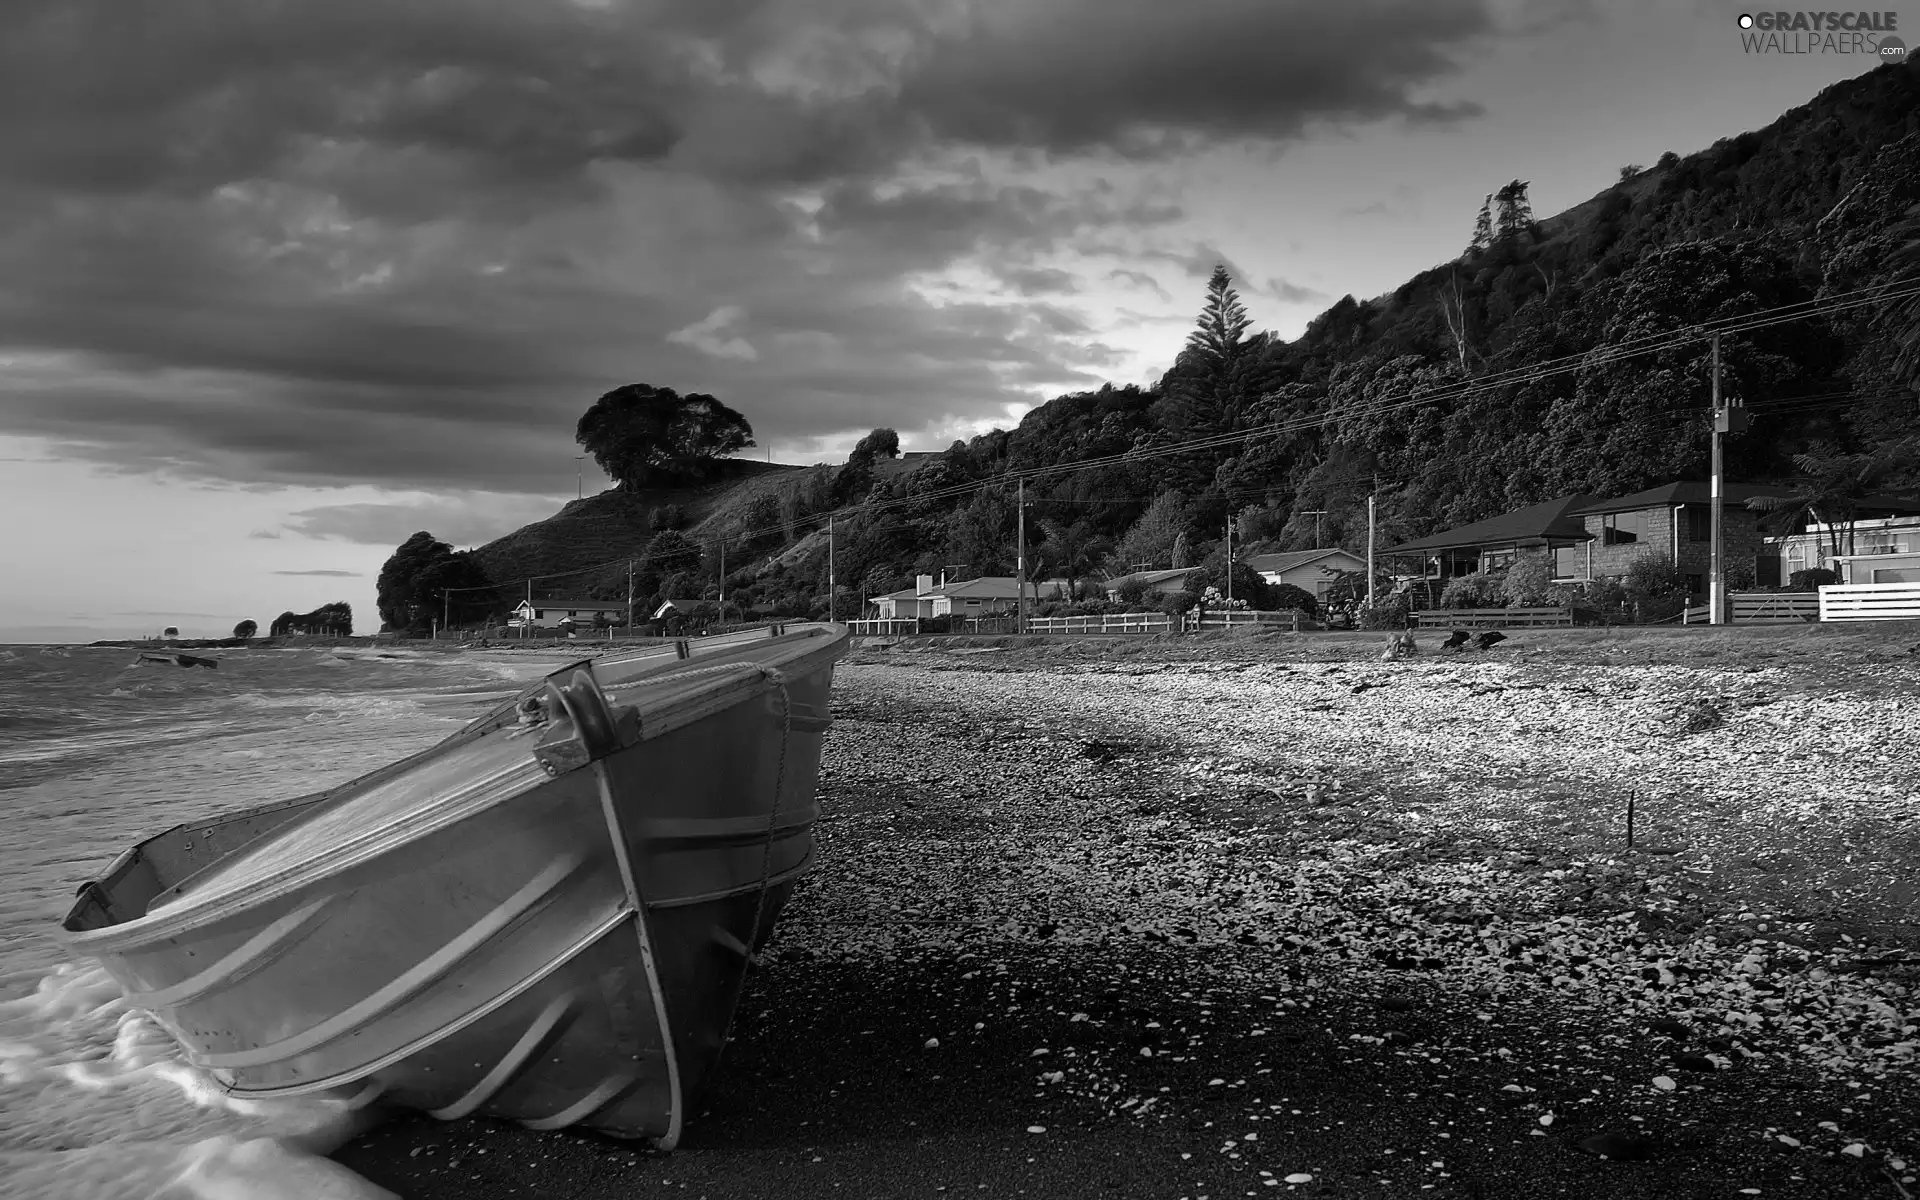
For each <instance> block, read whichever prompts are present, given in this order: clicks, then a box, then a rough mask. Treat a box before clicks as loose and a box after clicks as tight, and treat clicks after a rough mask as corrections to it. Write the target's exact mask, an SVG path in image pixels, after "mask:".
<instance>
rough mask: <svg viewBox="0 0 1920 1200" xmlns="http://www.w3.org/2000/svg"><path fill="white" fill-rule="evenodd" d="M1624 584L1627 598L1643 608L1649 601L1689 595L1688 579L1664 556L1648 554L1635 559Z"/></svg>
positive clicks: (1630, 565) (1628, 569) (1623, 581)
mask: <svg viewBox="0 0 1920 1200" xmlns="http://www.w3.org/2000/svg"><path fill="white" fill-rule="evenodd" d="M1622 583H1623V584H1624V585H1625V587H1626V590H1627V596H1628V597H1629V598H1630V599H1632V600H1633V601H1634V602H1636V603H1638V604H1640V605H1642V606H1643V607H1645V606H1646V604H1647V601H1649V600H1663V599H1666V598H1667V597H1670V596H1682V597H1684V596H1685V595H1686V594H1687V577H1686V576H1685V575H1683V574H1681V573H1680V568H1678V567H1676V566H1674V565H1673V562H1672V560H1671V559H1669V558H1667V557H1666V556H1665V555H1662V554H1646V555H1642V556H1641V557H1639V558H1636V559H1634V560H1633V562H1632V563H1631V564H1629V565H1628V567H1627V575H1626V578H1625V579H1624V580H1622ZM1674 611H1676V612H1678V611H1679V610H1678V609H1675V610H1674Z"/></svg>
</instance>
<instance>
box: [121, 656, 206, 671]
mask: <svg viewBox="0 0 1920 1200" xmlns="http://www.w3.org/2000/svg"><path fill="white" fill-rule="evenodd" d="M143 665H144V666H151V667H205V668H207V670H209V671H217V670H219V669H220V660H219V659H217V658H201V657H200V656H199V655H197V654H155V653H153V652H152V651H146V652H144V653H142V654H141V655H140V657H139V658H138V659H135V660H134V666H136V667H137V666H143Z"/></svg>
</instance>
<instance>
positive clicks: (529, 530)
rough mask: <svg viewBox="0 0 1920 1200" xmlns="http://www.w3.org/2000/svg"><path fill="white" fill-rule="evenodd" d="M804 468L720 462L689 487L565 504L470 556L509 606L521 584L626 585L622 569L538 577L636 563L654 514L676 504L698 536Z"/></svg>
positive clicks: (614, 493) (549, 590) (538, 587)
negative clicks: (727, 510)
mask: <svg viewBox="0 0 1920 1200" xmlns="http://www.w3.org/2000/svg"><path fill="white" fill-rule="evenodd" d="M804 472H805V468H802V467H795V466H789V465H786V464H782V463H765V462H756V461H754V460H752V459H743V458H733V459H724V460H722V461H721V462H720V463H718V464H717V474H716V476H715V478H714V479H712V480H710V481H708V482H706V483H702V484H697V485H693V486H688V487H676V488H653V489H644V490H641V491H635V492H627V491H621V490H619V489H611V490H608V491H605V492H600V493H598V494H596V495H592V496H588V497H585V498H584V499H580V500H574V501H571V502H569V503H568V504H567V505H566V506H565V507H563V508H562V509H561V510H560V511H559V512H557V513H555V514H554V515H553V516H551V517H548V518H547V519H546V520H544V521H536V522H534V523H533V524H531V525H527V526H524V527H522V528H520V529H516V530H514V531H513V532H512V533H510V534H507V535H506V536H505V537H502V538H496V539H495V540H493V541H491V542H488V543H487V544H486V545H484V546H481V547H479V548H478V549H476V550H475V551H474V552H473V556H474V558H476V559H477V560H479V563H480V566H481V569H482V570H484V571H485V572H486V573H487V578H488V579H490V580H492V581H494V582H495V583H498V584H501V585H502V591H503V596H504V599H505V601H506V603H507V604H513V603H516V602H517V601H518V600H519V598H520V596H521V595H522V594H523V589H524V586H525V585H524V582H523V581H524V580H526V579H528V578H535V579H536V582H535V583H534V595H535V596H536V597H539V596H543V595H554V596H557V595H559V594H560V593H561V592H567V593H569V594H573V595H578V594H579V593H581V592H585V591H587V590H588V589H589V587H605V586H608V585H609V583H610V582H611V581H613V580H615V579H616V578H617V579H618V582H619V587H620V590H621V593H622V594H624V592H625V588H626V570H625V568H624V567H623V566H618V567H613V568H610V569H608V570H605V571H596V572H591V573H588V574H583V575H574V576H571V577H568V578H564V579H556V580H552V581H551V583H550V584H546V583H543V582H542V581H539V580H538V579H537V577H539V576H546V575H559V574H562V573H563V572H575V571H580V570H581V569H582V568H586V567H598V566H600V565H601V564H603V563H609V562H613V561H614V560H618V559H624V558H638V557H639V556H640V555H642V554H643V553H644V552H645V550H646V547H647V543H648V541H649V540H650V539H651V538H652V536H653V534H654V529H653V527H652V524H651V516H652V514H653V513H654V512H655V511H656V510H658V509H661V508H666V507H669V506H674V507H678V508H679V509H680V510H681V511H682V513H684V515H685V518H686V523H687V524H688V525H689V526H692V527H693V528H694V530H695V531H696V532H697V530H698V529H699V527H700V526H701V525H702V524H703V523H705V522H707V521H708V520H710V519H711V518H712V517H713V516H714V515H715V513H716V512H718V511H719V510H721V509H722V508H723V507H726V506H728V505H730V504H744V503H751V501H752V499H753V497H755V496H757V495H761V494H765V493H767V492H769V491H774V490H777V488H778V485H779V482H780V481H781V480H783V479H786V478H790V477H792V476H794V475H796V474H803V473H804Z"/></svg>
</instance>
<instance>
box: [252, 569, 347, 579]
mask: <svg viewBox="0 0 1920 1200" xmlns="http://www.w3.org/2000/svg"><path fill="white" fill-rule="evenodd" d="M274 574H275V575H323V576H325V577H327V578H328V579H358V578H360V576H361V574H362V572H360V571H326V570H321V571H275V572H274Z"/></svg>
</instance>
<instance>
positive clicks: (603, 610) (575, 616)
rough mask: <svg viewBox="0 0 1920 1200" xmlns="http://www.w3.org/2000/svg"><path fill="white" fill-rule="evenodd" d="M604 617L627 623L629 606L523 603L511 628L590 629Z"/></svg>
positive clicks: (602, 602) (620, 603) (597, 602)
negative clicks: (562, 625)
mask: <svg viewBox="0 0 1920 1200" xmlns="http://www.w3.org/2000/svg"><path fill="white" fill-rule="evenodd" d="M602 615H605V616H606V617H607V619H608V620H610V621H625V620H626V618H627V602H626V601H625V600H522V601H521V602H520V603H519V604H517V605H515V606H514V608H513V616H512V617H511V618H510V619H509V620H508V622H507V623H508V624H509V625H512V626H514V627H515V628H518V627H520V626H522V625H558V624H560V623H561V622H563V621H564V622H570V623H572V624H575V625H591V624H592V623H593V621H594V619H595V618H596V617H599V616H602Z"/></svg>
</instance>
